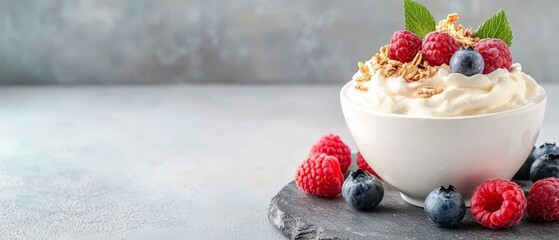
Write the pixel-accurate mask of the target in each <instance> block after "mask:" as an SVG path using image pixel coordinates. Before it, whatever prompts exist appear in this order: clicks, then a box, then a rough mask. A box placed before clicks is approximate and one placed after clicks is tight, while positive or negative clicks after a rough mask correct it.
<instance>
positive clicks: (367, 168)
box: [357, 152, 380, 179]
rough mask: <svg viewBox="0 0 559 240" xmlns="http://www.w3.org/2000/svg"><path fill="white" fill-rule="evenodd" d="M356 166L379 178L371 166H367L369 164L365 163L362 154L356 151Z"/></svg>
mask: <svg viewBox="0 0 559 240" xmlns="http://www.w3.org/2000/svg"><path fill="white" fill-rule="evenodd" d="M357 167H358V168H361V169H363V170H365V171H367V172H369V173H370V174H373V175H375V177H377V178H378V179H380V177H379V176H378V174H377V173H376V172H375V171H374V170H373V169H372V168H371V166H369V164H368V163H367V161H365V159H364V158H363V155H361V153H360V152H358V153H357Z"/></svg>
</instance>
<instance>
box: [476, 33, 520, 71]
mask: <svg viewBox="0 0 559 240" xmlns="http://www.w3.org/2000/svg"><path fill="white" fill-rule="evenodd" d="M475 49H476V51H478V52H479V53H480V54H481V56H483V61H484V62H485V69H484V70H483V74H489V73H491V72H493V71H495V69H497V68H504V69H506V70H509V69H510V66H511V65H512V55H511V53H510V50H509V46H508V45H507V44H506V43H505V42H503V40H501V39H497V38H485V39H481V40H480V41H479V43H478V44H477V45H476V47H475Z"/></svg>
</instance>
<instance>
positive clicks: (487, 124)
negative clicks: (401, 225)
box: [340, 60, 547, 207]
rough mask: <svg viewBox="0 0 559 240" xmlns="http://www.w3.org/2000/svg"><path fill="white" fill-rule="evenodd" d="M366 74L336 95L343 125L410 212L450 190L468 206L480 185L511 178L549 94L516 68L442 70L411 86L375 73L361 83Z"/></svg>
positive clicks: (532, 140) (527, 148) (535, 134)
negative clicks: (411, 207)
mask: <svg viewBox="0 0 559 240" xmlns="http://www.w3.org/2000/svg"><path fill="white" fill-rule="evenodd" d="M373 65H374V60H370V61H367V62H365V63H364V64H360V68H366V69H372V68H374V66H373ZM367 71H368V70H366V71H365V72H366V74H370V73H369V72H367ZM371 72H372V71H371ZM363 74H365V73H363V71H358V72H357V73H356V74H355V75H354V76H353V79H352V80H351V81H350V82H348V83H347V84H345V85H344V86H343V87H342V89H341V91H340V101H341V106H342V110H343V115H344V118H345V122H346V125H347V127H348V130H349V131H350V133H351V136H352V138H353V140H354V142H355V145H356V146H357V148H358V150H359V151H360V153H361V155H363V157H364V159H365V160H366V161H367V163H368V164H369V165H370V166H371V167H372V168H373V169H374V170H375V172H376V173H378V174H379V176H380V177H381V178H382V179H383V180H384V181H385V182H386V183H388V184H390V185H392V186H393V187H394V188H396V189H397V190H398V191H400V193H401V195H402V198H403V199H404V200H405V201H406V202H408V203H410V204H413V205H415V206H420V207H422V206H423V202H424V200H425V197H426V196H427V195H428V194H429V192H431V191H432V190H433V189H434V188H436V187H439V186H448V185H453V186H455V187H456V189H457V190H458V191H459V192H460V193H461V194H462V196H463V197H464V199H465V201H466V205H468V206H469V199H470V197H471V195H472V193H473V191H474V189H475V188H476V187H477V186H479V185H480V184H481V183H482V182H483V181H485V180H487V179H491V178H506V179H510V178H512V176H513V175H514V174H515V173H516V171H517V170H518V169H519V168H520V166H521V165H522V164H523V163H524V161H525V160H526V158H527V156H528V155H529V154H530V151H531V149H532V146H533V145H534V143H535V141H536V139H537V137H538V134H539V131H540V128H541V125H542V122H543V118H544V113H545V106H546V99H547V96H546V93H545V91H544V89H543V88H542V87H541V86H539V85H538V84H537V82H536V81H535V80H534V79H533V78H532V77H530V76H529V75H527V74H526V73H524V72H523V71H522V67H521V65H520V64H518V63H515V64H513V65H512V66H511V68H510V69H508V70H507V69H497V70H495V71H493V72H492V73H489V74H476V75H473V76H465V75H462V74H459V73H452V72H451V70H450V68H449V67H448V66H447V65H442V66H440V67H439V68H438V69H437V71H436V72H435V73H434V74H432V76H430V77H428V78H424V79H421V80H420V81H411V82H410V81H409V80H406V79H405V78H404V77H402V76H389V77H387V76H383V75H382V74H381V73H380V72H379V71H377V72H376V73H375V74H371V76H370V80H368V81H366V82H363V81H359V79H362V77H363V76H362V75H363Z"/></svg>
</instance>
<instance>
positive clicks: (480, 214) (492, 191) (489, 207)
mask: <svg viewBox="0 0 559 240" xmlns="http://www.w3.org/2000/svg"><path fill="white" fill-rule="evenodd" d="M470 206H471V207H470V211H471V212H472V215H473V216H474V218H475V219H476V221H477V222H478V223H480V224H481V225H483V226H485V227H488V228H492V229H501V228H508V227H511V226H512V225H514V224H516V223H518V222H519V221H520V219H522V215H524V212H525V211H526V197H525V196H524V192H523V191H522V189H521V188H520V186H518V184H516V183H514V182H512V181H510V180H506V179H489V180H487V181H485V182H483V183H482V184H481V185H479V186H478V187H477V188H476V189H475V190H474V194H473V195H472V199H471V200H470Z"/></svg>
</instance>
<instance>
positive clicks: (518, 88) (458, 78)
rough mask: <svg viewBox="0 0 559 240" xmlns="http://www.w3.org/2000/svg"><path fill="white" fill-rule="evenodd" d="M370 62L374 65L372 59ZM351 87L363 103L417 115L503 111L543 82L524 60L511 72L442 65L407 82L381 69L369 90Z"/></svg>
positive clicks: (536, 90) (355, 98) (366, 84)
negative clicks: (472, 71) (425, 93)
mask: <svg viewBox="0 0 559 240" xmlns="http://www.w3.org/2000/svg"><path fill="white" fill-rule="evenodd" d="M366 65H368V66H370V62H367V63H366ZM361 74H362V73H361V72H360V71H359V72H357V73H356V74H355V75H354V76H353V80H352V83H353V85H354V86H353V87H352V88H349V91H350V92H349V93H347V96H348V98H349V99H350V100H351V101H352V102H354V103H356V104H358V105H361V106H363V107H366V108H371V109H376V110H380V111H384V112H389V113H395V114H404V115H413V116H467V115H477V114H484V113H493V112H500V111H505V110H510V109H514V108H518V107H521V106H524V105H526V104H527V103H529V102H530V101H531V100H532V99H534V98H535V97H536V96H537V95H539V94H542V93H541V92H540V88H539V85H538V84H537V83H536V81H535V80H534V79H533V78H532V77H530V76H529V75H527V74H525V73H524V72H522V67H521V66H520V64H518V63H515V64H513V65H512V67H511V69H510V72H509V71H507V70H505V69H497V70H495V71H493V72H492V73H490V74H476V75H473V76H471V77H467V76H464V75H462V74H459V73H451V72H450V68H449V67H448V66H447V65H442V66H440V68H439V70H438V71H437V73H436V74H435V75H434V76H433V77H431V78H426V79H422V80H420V81H416V82H406V80H405V79H404V78H403V77H400V76H398V77H384V76H382V75H381V74H380V73H378V72H377V73H376V74H375V75H373V77H372V79H371V80H369V81H367V82H364V83H362V86H364V87H367V88H368V91H359V90H356V89H355V86H356V85H357V82H356V79H357V78H358V77H359V76H361ZM422 88H439V89H442V92H441V93H439V94H435V95H433V96H431V97H427V98H422V97H419V96H418V95H417V92H418V91H419V90H421V89H422Z"/></svg>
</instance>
